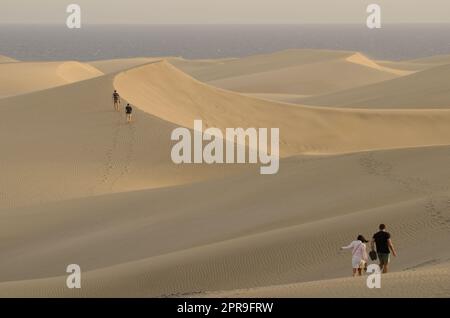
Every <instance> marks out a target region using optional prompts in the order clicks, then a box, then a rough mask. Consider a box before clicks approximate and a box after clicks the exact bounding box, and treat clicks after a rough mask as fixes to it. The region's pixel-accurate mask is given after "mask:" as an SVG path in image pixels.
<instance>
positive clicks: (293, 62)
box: [171, 50, 411, 101]
mask: <svg viewBox="0 0 450 318" xmlns="http://www.w3.org/2000/svg"><path fill="white" fill-rule="evenodd" d="M171 62H172V61H171ZM192 63H196V62H195V61H193V62H192ZM174 65H175V66H177V67H179V68H180V69H181V70H183V71H185V72H187V73H188V74H190V75H191V76H193V77H195V78H196V79H199V80H201V81H204V82H208V83H210V84H212V85H214V86H217V87H221V88H225V89H229V90H233V91H237V92H243V93H254V94H262V93H264V94H299V95H317V94H324V93H327V92H332V91H338V90H342V89H346V88H350V87H356V86H361V85H365V84H370V83H375V82H380V81H384V80H387V79H393V78H396V77H399V76H403V75H406V74H410V73H411V71H409V70H408V71H405V70H399V69H394V68H392V67H387V66H380V65H378V64H377V63H376V62H374V61H372V60H370V59H369V58H367V57H365V56H364V55H362V54H360V53H354V52H345V51H326V50H288V51H283V52H277V53H273V54H268V55H259V56H251V57H247V58H242V59H234V60H230V61H220V62H216V63H211V62H210V63H209V64H207V65H206V66H205V65H201V66H197V65H196V64H189V63H187V62H185V63H183V64H181V63H177V62H176V61H175V62H174ZM275 96H276V95H272V97H275ZM281 101H284V100H283V99H281Z"/></svg>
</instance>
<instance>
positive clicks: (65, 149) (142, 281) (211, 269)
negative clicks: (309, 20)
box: [0, 50, 450, 297]
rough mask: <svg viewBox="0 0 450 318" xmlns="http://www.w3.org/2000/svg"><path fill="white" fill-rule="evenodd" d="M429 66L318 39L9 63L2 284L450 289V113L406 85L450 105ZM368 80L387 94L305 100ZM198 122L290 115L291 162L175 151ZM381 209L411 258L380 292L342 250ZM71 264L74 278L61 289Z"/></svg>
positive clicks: (401, 292) (271, 293) (286, 140)
mask: <svg viewBox="0 0 450 318" xmlns="http://www.w3.org/2000/svg"><path fill="white" fill-rule="evenodd" d="M402 63H403V64H402ZM415 64H417V67H414V65H415ZM424 64H426V63H422V62H410V61H405V62H389V61H382V62H380V61H373V60H370V59H369V58H367V57H365V56H364V55H362V54H360V53H357V52H333V51H314V50H290V51H284V52H279V53H274V54H269V55H261V56H254V57H247V58H242V59H225V60H217V61H215V60H199V61H188V60H184V59H181V58H173V57H171V58H167V59H166V58H161V57H158V58H146V57H143V58H135V59H118V60H109V61H94V62H90V63H80V62H51V63H49V62H32V63H31V62H29V63H28V62H27V63H23V62H13V63H7V64H0V68H2V67H8V69H7V70H8V72H9V73H10V76H11V77H12V78H13V79H14V81H10V82H7V81H6V79H5V82H4V83H5V84H4V85H3V86H2V89H4V91H3V93H2V94H3V95H2V96H0V109H4V111H5V113H6V110H7V114H8V115H7V116H2V117H1V118H0V144H1V145H2V150H3V152H2V157H1V159H0V170H1V176H2V178H0V218H1V220H2V222H0V238H1V239H0V252H1V254H2V262H0V296H3V297H12V296H21V297H48V296H54V297H98V296H100V297H117V296H123V297H133V296H134V297H179V296H188V297H211V296H212V297H248V296H250V297H336V296H339V297H342V296H345V297H360V296H363V297H392V296H395V297H449V296H450V290H449V288H448V286H449V282H450V275H449V264H450V251H449V249H448V245H449V243H450V241H449V240H450V236H449V233H450V185H449V183H448V180H449V178H450V170H449V169H448V168H447V167H448V160H449V158H450V125H449V123H450V110H448V109H445V107H441V109H432V108H434V107H433V105H431V104H430V103H428V100H427V99H426V98H423V99H422V100H421V102H422V103H421V104H420V103H419V102H417V101H416V100H415V98H414V96H413V97H411V96H410V95H409V92H410V90H406V88H407V87H408V86H411V85H415V86H414V87H415V89H416V90H421V89H422V90H423V91H427V92H429V94H430V96H434V99H433V101H435V102H436V103H440V104H441V105H444V104H445V103H446V100H447V98H448V96H449V94H448V92H446V91H445V90H442V89H441V88H442V87H445V86H439V85H445V82H446V74H447V73H446V66H445V65H432V66H430V67H424V66H423V65H424ZM402 65H403V67H402ZM5 70H6V69H5ZM183 70H184V71H183ZM299 70H303V71H304V72H305V73H304V74H303V73H302V74H300V76H295V74H298V73H297V72H298V71H299ZM313 70H316V71H317V72H315V71H313ZM346 70H348V71H349V72H350V73H349V74H354V77H353V76H345V77H346V78H345V79H342V77H344V76H343V75H342V74H345V72H346ZM278 72H279V73H278ZM306 72H313V73H314V76H312V77H311V76H310V77H308V75H310V74H313V73H306ZM342 72H344V73H342ZM265 73H267V74H269V76H266V75H267V74H265ZM277 73H278V74H291V77H290V78H289V77H286V78H284V77H283V79H284V80H285V82H284V84H283V83H281V84H280V83H279V81H278V80H273V79H271V76H272V75H273V74H277ZM29 74H33V78H30V77H29V76H28V75H29ZM331 75H332V76H331ZM339 76H340V77H341V80H340V79H339ZM320 77H322V79H323V80H322V81H317V80H316V79H317V78H320ZM249 78H252V80H250V79H249ZM422 78H424V79H426V80H423V79H422ZM37 79H41V80H37ZM233 79H234V80H233ZM244 79H245V80H244ZM253 79H254V80H253ZM361 79H364V80H363V81H361ZM308 80H310V82H309V83H308ZM217 81H222V83H224V82H225V81H227V82H228V83H232V82H233V81H234V83H235V84H236V87H240V88H239V89H233V90H234V91H231V90H230V89H231V88H229V89H228V90H227V89H225V88H226V87H217V86H215V85H217V83H218V82H217ZM403 81H405V82H406V83H405V84H401V83H403ZM397 82H398V83H400V84H398V87H403V88H405V89H404V90H399V91H398V95H396V96H398V97H396V98H394V97H392V98H388V97H386V98H384V97H383V96H391V95H390V94H391V93H390V92H391V91H390V89H391V87H393V84H392V83H394V84H395V83H397ZM243 83H248V85H250V86H253V87H255V88H258V89H255V90H252V89H250V90H249V91H247V89H246V88H245V87H244V86H242V85H241V84H243ZM298 83H303V84H305V85H303V86H304V87H309V88H310V91H309V92H306V91H305V92H303V91H301V90H297V88H299V87H303V86H302V85H298V86H297V84H298ZM374 83H376V84H374ZM427 83H428V84H427ZM384 84H385V85H384ZM425 84H427V85H428V86H427V85H425ZM372 85H377V90H378V96H374V98H381V101H380V104H379V107H376V105H373V106H370V107H369V106H367V107H365V109H364V106H365V105H364V104H362V105H358V106H360V107H359V108H354V107H353V108H349V107H347V108H342V107H340V106H342V105H341V104H340V103H338V102H336V104H333V105H328V106H327V107H323V106H320V105H314V104H308V105H305V104H296V105H294V104H292V101H294V100H295V101H297V102H298V101H299V100H301V99H304V98H305V96H304V95H314V96H309V97H307V98H308V99H313V98H317V99H319V98H324V96H326V94H325V95H323V94H322V93H323V92H329V91H330V90H331V91H334V90H344V91H342V94H343V96H344V95H345V96H348V100H347V101H344V102H347V103H351V102H352V100H353V96H354V95H353V94H350V95H348V94H347V93H346V92H348V91H352V92H355V94H356V92H357V91H358V90H361V94H367V92H368V91H369V92H370V89H369V88H370V87H371V86H372ZM396 85H397V84H396ZM402 85H403V86H402ZM218 86H220V85H218ZM250 86H248V87H250ZM284 87H290V88H292V90H291V89H287V91H289V92H286V91H283V89H282V88H284ZM394 87H397V86H394ZM436 87H437V88H438V89H439V90H440V91H441V92H442V93H441V94H436V93H435V89H436ZM241 88H242V92H240V89H241ZM114 89H117V90H118V91H119V92H120V94H121V95H122V97H123V98H125V100H126V101H129V102H131V103H132V104H133V105H134V107H135V110H136V112H135V117H134V122H133V123H132V124H131V125H128V124H126V123H125V118H124V115H123V114H120V113H117V112H115V111H114V110H113V107H112V102H111V94H112V91H113V90H114ZM305 90H306V88H305ZM336 94H339V92H338V93H336ZM321 95H323V96H321ZM400 96H403V97H402V98H403V99H401V97H400ZM342 98H343V99H344V97H342ZM383 98H384V101H385V102H384V103H383ZM391 100H395V101H397V104H401V103H399V102H398V101H399V100H400V101H403V102H404V103H407V102H408V101H409V102H410V103H416V105H417V106H416V107H414V108H415V109H407V108H408V107H401V106H399V107H390V106H389V105H386V103H387V104H388V102H390V101H391ZM419 104H420V105H419ZM194 119H202V120H203V122H204V124H205V126H207V127H219V128H222V129H224V128H227V127H244V128H246V127H279V128H280V150H281V156H282V159H281V162H280V171H279V173H278V174H276V175H273V176H263V175H260V174H259V165H181V166H178V165H175V164H173V162H172V161H171V159H170V150H171V147H172V145H173V142H172V141H171V140H170V134H171V132H172V130H173V129H175V128H176V127H179V126H183V127H187V128H192V126H193V120H194ZM381 222H384V223H386V224H388V230H389V231H390V232H391V233H392V237H393V240H394V244H395V245H396V247H397V250H398V254H399V255H398V257H397V258H395V259H394V260H393V262H392V265H391V271H392V272H391V273H390V274H388V275H384V276H383V278H382V288H381V289H379V290H369V289H368V288H367V287H366V286H365V280H364V279H363V278H355V279H354V278H351V277H349V276H350V272H351V266H350V265H351V256H350V253H349V252H345V251H340V249H339V248H340V246H343V245H346V244H348V243H349V242H350V241H351V240H353V239H354V238H355V237H356V236H357V235H358V234H360V233H362V234H364V235H366V236H367V237H370V236H371V235H372V234H373V233H374V232H375V231H376V227H377V225H378V224H379V223H381ZM73 263H75V264H79V265H80V266H81V269H82V272H83V274H82V288H81V289H79V290H70V289H68V288H67V287H66V285H65V281H66V277H67V276H66V275H67V274H66V272H65V270H66V266H67V265H69V264H73Z"/></svg>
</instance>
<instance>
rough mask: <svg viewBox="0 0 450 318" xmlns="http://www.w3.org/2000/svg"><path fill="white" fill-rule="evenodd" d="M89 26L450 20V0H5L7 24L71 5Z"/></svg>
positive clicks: (54, 16) (62, 11) (1, 13)
mask: <svg viewBox="0 0 450 318" xmlns="http://www.w3.org/2000/svg"><path fill="white" fill-rule="evenodd" d="M71 3H75V4H78V5H80V6H81V10H82V11H81V13H82V16H81V17H82V22H83V23H86V24H121V23H123V24H271V23H275V24H301V23H330V24H331V23H365V21H366V18H367V15H368V14H367V13H366V8H367V6H368V5H369V4H371V3H376V4H379V5H380V6H381V10H382V11H381V12H382V16H381V17H382V22H383V23H450V14H449V13H450V0H1V1H0V24H1V23H28V24H31V23H49V24H59V23H65V21H66V18H67V16H68V13H66V7H67V5H69V4H71Z"/></svg>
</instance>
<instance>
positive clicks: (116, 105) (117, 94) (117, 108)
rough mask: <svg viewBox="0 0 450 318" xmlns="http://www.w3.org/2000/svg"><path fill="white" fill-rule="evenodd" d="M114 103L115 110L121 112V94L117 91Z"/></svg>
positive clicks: (114, 95)
mask: <svg viewBox="0 0 450 318" xmlns="http://www.w3.org/2000/svg"><path fill="white" fill-rule="evenodd" d="M113 101H114V109H115V110H116V111H119V106H120V95H119V93H117V91H116V90H115V91H114V93H113Z"/></svg>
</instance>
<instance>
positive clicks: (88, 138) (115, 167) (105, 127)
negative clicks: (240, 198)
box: [0, 63, 240, 208]
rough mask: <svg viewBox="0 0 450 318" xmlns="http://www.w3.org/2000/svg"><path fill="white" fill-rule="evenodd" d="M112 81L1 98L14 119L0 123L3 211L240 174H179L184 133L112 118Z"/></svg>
mask: <svg viewBox="0 0 450 318" xmlns="http://www.w3.org/2000/svg"><path fill="white" fill-rule="evenodd" d="M14 64H18V63H14ZM19 64H21V63H19ZM18 66H19V69H21V65H18ZM71 75H74V73H71ZM112 78H113V76H112V75H111V76H101V77H97V78H94V79H90V80H87V81H81V82H77V83H74V84H71V85H66V86H62V87H56V88H53V89H48V90H45V91H41V92H36V93H31V94H26V95H20V96H15V97H10V98H3V99H0V109H2V110H3V111H4V112H7V116H1V118H0V144H1V145H2V158H1V159H0V160H1V161H0V162H1V167H2V178H1V179H0V193H1V198H2V199H1V200H0V208H1V207H11V206H18V205H28V204H34V203H39V202H46V201H54V200H62V199H67V198H72V197H80V196H88V195H96V194H102V193H110V192H118V191H128V190H135V189H142V188H154V187H163V186H168V185H174V184H180V183H185V182H192V181H196V180H203V179H205V178H206V179H208V178H211V177H220V176H223V175H224V174H225V173H230V171H231V170H236V169H237V170H239V169H240V168H237V167H231V166H228V167H224V168H223V169H217V168H216V167H210V166H190V167H188V168H186V169H184V170H183V171H184V173H183V172H181V171H179V170H180V169H179V167H178V166H176V165H174V164H173V163H172V161H171V159H170V150H171V147H172V142H171V140H170V134H171V132H172V131H173V129H175V128H176V127H177V126H176V125H174V124H172V123H168V122H166V121H164V120H162V119H159V118H155V117H154V116H150V115H148V114H145V113H143V112H141V111H139V110H138V109H136V122H135V123H134V124H133V125H126V124H125V118H124V115H123V114H118V113H116V112H114V111H113V107H112V98H111V94H112V91H113V86H112ZM194 171H195V172H194ZM202 171H203V172H202Z"/></svg>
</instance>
